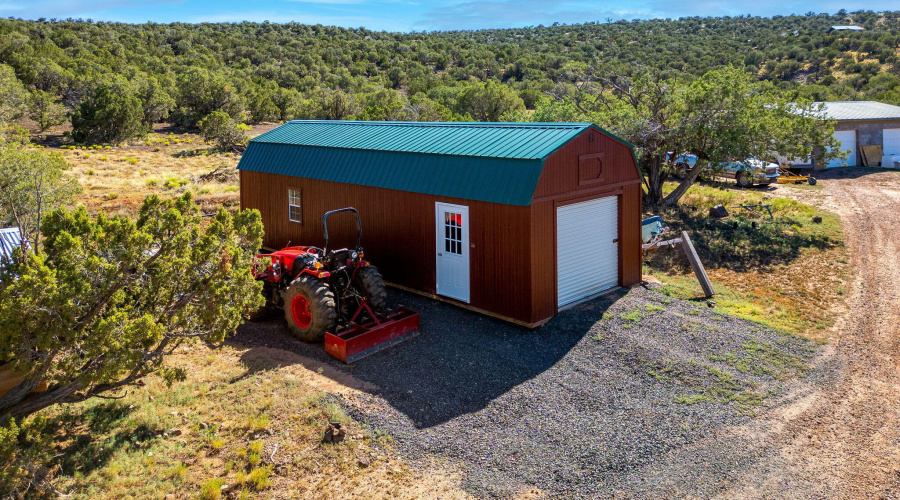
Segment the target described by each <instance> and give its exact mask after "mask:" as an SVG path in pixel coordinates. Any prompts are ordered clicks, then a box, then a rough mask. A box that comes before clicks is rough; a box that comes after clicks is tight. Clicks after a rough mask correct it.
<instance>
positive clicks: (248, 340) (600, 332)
mask: <svg viewBox="0 0 900 500" xmlns="http://www.w3.org/2000/svg"><path fill="white" fill-rule="evenodd" d="M390 298H391V301H392V303H394V304H398V305H400V304H402V305H405V306H407V307H410V308H411V309H414V310H417V311H419V312H420V313H421V315H422V328H421V335H420V336H418V337H416V338H414V339H412V340H410V341H408V342H406V343H403V344H400V345H398V346H396V347H394V348H392V349H390V350H387V351H384V352H381V353H377V354H375V355H373V356H371V357H369V358H366V359H363V360H360V361H359V362H357V363H356V364H355V365H353V366H351V367H344V366H343V365H341V364H340V363H339V362H337V361H329V362H330V363H332V365H333V366H335V367H337V368H339V369H341V370H347V371H348V372H350V373H352V375H353V376H354V377H356V378H358V379H360V380H363V381H366V382H368V383H370V384H374V385H375V386H377V387H378V388H379V389H378V390H376V391H371V392H370V393H361V395H359V396H355V397H348V398H346V399H344V401H343V403H344V405H345V406H346V407H347V408H348V410H349V411H350V412H351V414H352V415H353V416H354V417H355V418H357V419H359V420H361V421H363V422H366V423H367V424H369V425H371V426H372V427H374V428H376V429H379V430H381V431H385V432H388V433H389V434H391V435H392V436H393V437H394V439H395V440H396V442H397V444H398V446H399V447H400V449H401V450H402V451H403V452H404V454H406V455H407V456H408V457H409V458H410V459H411V460H412V461H413V462H419V461H421V462H422V463H424V462H426V461H430V460H433V459H438V460H442V461H444V462H445V463H447V464H448V465H449V466H452V467H454V468H458V469H460V470H462V471H463V478H464V479H463V481H464V485H463V486H464V487H465V488H466V489H467V490H469V491H470V492H472V493H473V494H475V495H476V496H479V497H500V498H515V497H521V496H527V495H531V497H535V496H536V497H539V498H544V497H554V498H593V497H601V498H610V497H613V498H661V497H710V496H714V495H715V494H717V493H721V492H722V491H725V490H726V489H727V488H728V487H729V485H731V483H732V479H733V478H734V477H735V476H737V475H739V474H741V473H742V471H744V470H745V469H746V468H747V467H748V466H751V465H753V464H755V463H756V462H757V461H758V460H759V458H760V456H761V455H762V454H764V453H766V450H765V449H763V448H760V447H756V446H752V445H751V444H752V441H748V440H752V439H753V437H754V435H755V432H757V431H756V430H754V425H756V424H755V422H758V419H755V418H752V417H750V416H749V415H752V414H754V413H758V412H763V411H767V409H768V408H771V407H773V406H778V405H784V404H786V403H789V402H790V401H791V400H793V399H794V398H796V397H798V396H797V395H798V394H799V392H798V387H799V386H804V387H805V386H808V385H809V384H811V383H812V384H821V383H822V382H823V381H820V380H818V377H819V375H817V373H818V371H814V372H809V373H808V366H809V362H810V360H811V359H812V357H813V356H814V355H815V353H816V350H817V348H816V347H814V346H813V344H811V343H809V342H806V341H803V340H800V339H797V338H795V337H791V336H786V335H783V334H781V333H778V332H775V331H773V330H771V329H767V328H765V327H762V326H760V325H758V324H756V323H752V322H748V321H744V320H740V319H738V318H735V317H731V316H725V315H721V314H718V313H717V312H715V310H711V309H708V308H706V307H705V304H704V303H691V302H683V301H678V300H673V299H670V298H668V297H666V296H664V295H661V294H658V293H655V292H653V291H649V290H645V289H642V288H640V287H637V288H634V289H632V290H630V291H617V292H614V293H612V294H610V295H609V296H606V297H601V298H599V299H596V300H594V301H591V302H588V303H585V304H581V305H579V306H577V307H575V308H573V309H570V310H568V311H565V312H563V313H562V314H560V315H559V316H558V317H556V318H555V319H554V320H552V321H551V322H550V323H548V324H547V325H545V326H544V327H543V328H541V329H538V330H535V331H531V330H527V329H524V328H521V327H517V326H514V325H511V324H508V323H505V322H502V321H499V320H495V319H492V318H489V317H485V316H482V315H479V314H475V313H472V312H469V311H465V310H463V309H460V308H456V307H453V306H449V305H446V304H441V303H439V302H435V301H433V300H429V299H425V298H422V297H418V296H415V295H410V294H406V293H401V292H392V293H391V297H390ZM284 329H285V327H284V326H283V323H282V322H281V321H280V320H273V321H269V322H266V323H260V324H247V325H245V326H243V327H241V328H240V329H239V331H238V333H237V335H236V337H235V339H234V340H236V341H237V342H240V343H242V344H245V345H265V346H269V347H279V348H284V349H289V350H292V351H295V352H298V353H300V354H302V355H305V356H308V357H312V358H316V359H320V360H329V358H328V356H327V355H326V354H325V353H324V352H323V351H322V349H321V346H320V345H307V344H303V343H301V342H296V341H294V340H292V339H290V338H289V337H287V336H286V335H285V330H284ZM801 392H802V391H801Z"/></svg>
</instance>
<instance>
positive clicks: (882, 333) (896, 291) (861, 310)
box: [721, 169, 900, 498]
mask: <svg viewBox="0 0 900 500" xmlns="http://www.w3.org/2000/svg"><path fill="white" fill-rule="evenodd" d="M820 180H821V183H822V184H823V185H824V186H825V189H824V190H816V191H810V190H796V189H792V188H787V189H779V195H786V196H793V197H796V198H798V199H801V201H804V202H806V203H811V204H817V205H819V206H822V207H823V208H826V209H828V210H831V211H834V212H836V213H838V214H839V215H840V216H841V220H842V223H843V227H844V231H845V241H846V244H847V250H848V253H849V255H850V264H851V266H852V268H853V271H854V273H853V279H852V282H851V283H850V285H849V287H848V292H849V293H848V295H849V297H848V301H847V302H848V308H847V309H848V311H847V313H846V314H843V315H842V316H841V318H840V319H839V320H838V321H837V323H836V324H835V327H834V332H833V335H832V338H831V341H830V343H829V345H828V346H827V348H826V350H825V354H824V355H823V356H822V357H821V359H820V360H819V364H820V365H826V364H830V365H832V368H833V370H834V371H833V373H834V375H833V377H832V378H831V380H829V382H828V383H826V384H824V385H823V386H821V387H819V388H816V389H815V390H813V391H811V392H806V393H803V394H798V398H797V400H796V401H795V403H794V404H793V405H792V406H790V407H787V408H784V409H782V410H781V411H779V412H777V413H776V414H773V415H770V417H769V420H768V428H767V429H764V430H762V431H761V432H762V433H763V435H764V437H763V441H765V442H767V443H769V444H771V445H772V447H773V448H774V450H775V451H776V452H775V453H767V454H765V455H766V458H763V459H762V460H761V461H760V463H759V464H758V465H759V466H758V467H754V470H746V471H743V473H742V474H741V475H740V476H739V477H738V478H737V480H736V481H735V482H734V485H733V487H732V488H729V489H728V490H727V491H726V492H724V493H723V494H722V495H721V496H722V497H723V498H900V307H898V300H897V297H898V296H900V243H898V239H897V228H898V227H900V172H896V171H881V170H873V169H853V170H843V171H838V172H828V173H826V174H825V175H822V176H821V177H820ZM822 265H823V266H828V263H827V262H823V263H822ZM807 389H809V388H807ZM761 427H766V426H761ZM757 437H760V436H757Z"/></svg>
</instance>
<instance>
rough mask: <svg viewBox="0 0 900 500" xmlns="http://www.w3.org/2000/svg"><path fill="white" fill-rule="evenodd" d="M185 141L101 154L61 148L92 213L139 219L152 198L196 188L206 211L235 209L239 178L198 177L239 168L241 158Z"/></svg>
mask: <svg viewBox="0 0 900 500" xmlns="http://www.w3.org/2000/svg"><path fill="white" fill-rule="evenodd" d="M180 137H187V138H185V139H183V140H182V139H178V140H179V142H178V143H174V142H168V144H169V146H165V144H166V142H163V143H162V144H163V145H164V147H163V148H162V149H161V150H159V151H154V149H155V148H153V149H152V148H151V147H149V146H146V145H145V144H143V143H141V144H138V145H134V146H124V147H114V148H110V149H103V150H102V152H101V153H97V152H96V150H93V149H70V148H66V149H62V153H63V156H64V157H65V158H66V160H67V161H68V162H69V163H70V164H71V165H72V167H73V168H72V172H73V174H74V175H75V176H76V177H77V178H78V180H79V182H80V183H81V185H82V187H83V192H82V194H81V196H80V197H79V198H78V200H77V201H78V202H79V203H82V204H84V205H85V206H86V207H87V208H88V209H89V210H91V211H99V210H104V211H106V212H107V213H108V214H111V215H134V213H135V212H136V210H137V209H138V208H139V207H140V204H141V201H143V199H144V198H145V197H146V196H148V195H151V194H159V195H162V196H167V197H168V196H177V195H180V194H182V193H183V192H184V191H187V190H191V191H193V192H194V194H195V195H197V199H198V202H199V203H200V205H201V207H203V209H204V210H206V211H210V212H212V211H215V210H216V209H217V208H218V206H225V207H236V206H237V205H238V203H239V197H238V183H237V176H236V175H233V176H231V178H230V179H227V180H224V181H218V180H217V181H210V182H202V181H200V180H199V179H198V178H200V177H201V176H202V175H204V174H207V173H209V172H210V171H212V170H215V169H217V168H220V169H234V168H235V167H236V166H237V163H238V160H239V159H240V157H239V156H237V155H234V154H232V153H219V152H215V151H212V150H211V149H209V146H207V145H204V144H198V142H197V140H196V138H192V137H191V136H189V135H187V134H186V135H185V136H180ZM148 142H149V140H148ZM153 144H158V142H153Z"/></svg>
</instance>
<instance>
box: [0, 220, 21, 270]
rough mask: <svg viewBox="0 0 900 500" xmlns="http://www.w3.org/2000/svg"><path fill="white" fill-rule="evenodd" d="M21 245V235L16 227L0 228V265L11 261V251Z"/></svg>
mask: <svg viewBox="0 0 900 500" xmlns="http://www.w3.org/2000/svg"><path fill="white" fill-rule="evenodd" d="M21 244H22V235H21V234H20V233H19V228H17V227H4V228H0V265H3V263H4V262H5V261H7V260H9V259H12V253H13V250H15V249H16V248H18V247H19V245H21Z"/></svg>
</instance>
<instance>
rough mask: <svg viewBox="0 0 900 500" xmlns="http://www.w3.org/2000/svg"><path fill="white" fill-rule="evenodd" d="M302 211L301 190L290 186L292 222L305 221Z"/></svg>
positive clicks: (289, 201) (289, 210) (289, 207)
mask: <svg viewBox="0 0 900 500" xmlns="http://www.w3.org/2000/svg"><path fill="white" fill-rule="evenodd" d="M301 213H302V212H301V211H300V190H299V189H297V188H288V219H289V220H290V221H291V222H301V223H302V222H303V219H302V218H301Z"/></svg>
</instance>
